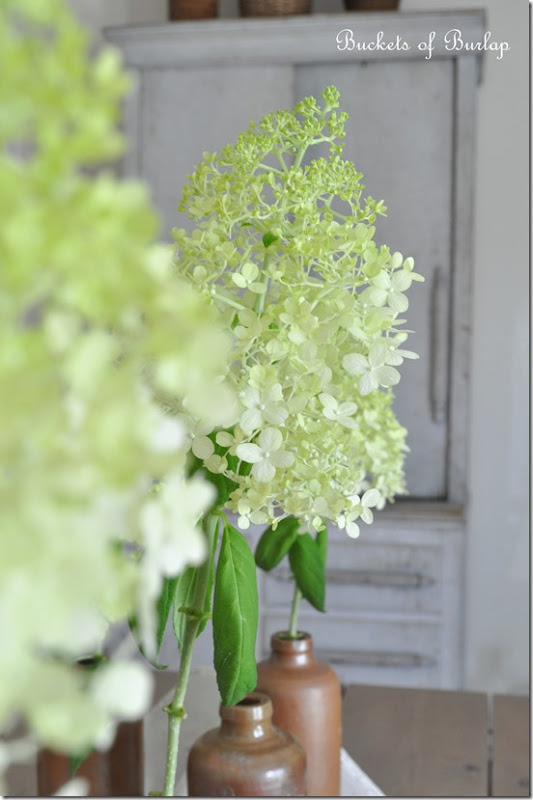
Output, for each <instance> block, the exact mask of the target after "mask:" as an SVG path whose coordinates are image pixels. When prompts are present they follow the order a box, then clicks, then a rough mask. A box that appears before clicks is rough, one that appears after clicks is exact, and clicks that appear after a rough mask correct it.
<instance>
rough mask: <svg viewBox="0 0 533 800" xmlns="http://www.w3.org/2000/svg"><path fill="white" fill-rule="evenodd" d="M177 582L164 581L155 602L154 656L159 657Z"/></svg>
mask: <svg viewBox="0 0 533 800" xmlns="http://www.w3.org/2000/svg"><path fill="white" fill-rule="evenodd" d="M177 580H178V579H177V578H165V579H164V581H163V588H162V590H161V594H160V595H159V599H158V601H157V606H156V612H157V630H156V643H157V650H156V655H159V651H160V649H161V644H162V642H163V636H164V635H165V629H166V627H167V621H168V615H169V614H170V609H171V608H172V602H173V600H174V591H175V588H176V582H177Z"/></svg>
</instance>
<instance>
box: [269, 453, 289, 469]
mask: <svg viewBox="0 0 533 800" xmlns="http://www.w3.org/2000/svg"><path fill="white" fill-rule="evenodd" d="M269 460H270V462H271V463H272V464H274V466H275V467H290V466H292V464H294V456H293V455H292V453H287V452H286V451H285V450H276V451H275V452H274V453H272V455H271V456H270V459H269Z"/></svg>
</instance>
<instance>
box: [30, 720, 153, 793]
mask: <svg viewBox="0 0 533 800" xmlns="http://www.w3.org/2000/svg"><path fill="white" fill-rule="evenodd" d="M76 776H77V777H80V778H86V779H87V781H88V783H89V790H88V791H89V793H88V796H89V797H136V796H139V795H142V794H143V791H144V786H143V783H144V780H143V778H144V772H143V728H142V720H137V721H136V722H121V723H120V725H119V726H118V728H117V733H116V736H115V741H114V742H113V744H112V746H111V748H110V749H109V750H106V751H104V752H101V751H99V750H93V752H92V753H91V754H90V755H89V756H87V758H86V759H85V761H83V762H82V764H81V766H80V768H79V769H78V770H77V772H76ZM71 777H72V776H71V773H70V762H69V758H68V756H66V755H64V754H63V753H56V752H55V751H54V750H49V749H47V748H43V749H42V750H40V751H39V753H38V754H37V795H38V796H39V797H50V796H51V795H53V794H55V792H57V790H58V789H60V788H61V786H63V784H64V783H66V782H67V781H68V780H70V778H71Z"/></svg>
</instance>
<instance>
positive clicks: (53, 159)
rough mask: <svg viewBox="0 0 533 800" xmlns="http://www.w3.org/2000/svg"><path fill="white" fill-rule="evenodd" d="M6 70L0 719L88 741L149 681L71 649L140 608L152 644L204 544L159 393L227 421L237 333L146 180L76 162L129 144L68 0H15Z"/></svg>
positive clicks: (2, 46)
mask: <svg viewBox="0 0 533 800" xmlns="http://www.w3.org/2000/svg"><path fill="white" fill-rule="evenodd" d="M0 70H1V73H2V81H1V82H0V105H1V107H2V109H3V112H2V114H1V115H0V215H1V218H2V225H1V227H0V262H1V263H2V271H1V276H0V282H1V290H0V301H1V305H2V313H1V314H0V339H1V341H2V347H1V348H0V382H1V385H2V416H3V421H4V424H3V425H2V432H1V435H0V451H1V455H2V469H1V471H0V506H1V513H0V541H1V545H2V546H1V551H2V558H1V559H0V641H1V642H2V647H1V649H0V731H8V730H9V727H10V725H11V723H12V722H14V721H16V719H17V718H19V717H23V718H24V720H25V722H26V723H27V725H28V728H29V731H30V734H32V735H33V736H34V737H36V739H37V741H38V742H39V743H41V744H45V745H49V746H51V747H54V748H56V749H59V750H65V751H67V752H70V753H78V752H80V751H82V750H84V749H85V748H86V747H87V746H88V745H91V744H92V743H94V742H96V743H97V744H99V745H101V746H105V745H108V744H109V743H110V737H111V738H112V735H113V730H112V728H113V725H112V720H113V719H115V718H119V719H130V718H132V717H134V716H138V715H139V714H141V713H142V712H143V710H144V709H145V708H146V706H147V703H148V701H149V697H150V689H151V681H150V678H149V675H148V673H147V671H146V670H145V668H144V667H143V666H142V665H141V664H140V663H135V664H128V663H125V662H119V663H108V664H107V665H105V666H103V667H102V668H101V669H98V670H97V671H96V672H94V673H93V672H90V673H89V672H86V671H83V670H80V669H79V668H76V667H75V666H74V662H75V660H76V659H78V658H80V657H81V656H84V655H87V654H91V653H94V652H97V651H98V650H99V648H100V647H101V645H102V637H103V635H104V634H105V632H106V629H107V625H108V623H109V622H110V621H114V620H121V619H124V618H126V617H128V616H129V615H131V614H136V615H137V616H138V619H139V623H140V629H141V635H142V639H143V644H144V646H145V648H146V650H147V651H148V652H153V649H154V626H155V608H154V606H155V601H156V599H157V597H158V595H159V592H160V589H161V585H162V581H163V578H164V576H166V575H175V574H177V573H179V572H180V571H182V570H183V569H184V568H185V567H186V566H187V565H188V564H198V563H200V562H201V561H202V560H203V558H204V556H205V544H204V538H203V535H202V534H201V533H200V532H199V530H198V528H197V522H198V519H199V517H200V516H201V515H203V514H204V513H205V511H206V509H207V508H208V507H209V505H210V504H211V503H212V500H213V491H212V488H211V487H210V486H208V485H207V484H205V483H203V482H202V481H200V479H199V478H194V479H193V480H188V479H187V477H186V450H187V441H188V435H189V433H188V430H187V427H186V423H185V422H184V419H185V418H184V419H177V418H175V417H172V416H169V415H168V414H167V413H165V409H166V407H167V406H168V405H169V404H173V405H176V404H177V405H178V406H179V407H180V408H185V407H194V408H195V417H196V418H198V419H199V420H200V422H201V424H202V425H203V426H204V430H205V431H206V432H209V431H210V430H212V428H213V427H214V426H215V425H217V426H227V425H229V424H232V423H233V422H234V421H235V416H234V410H235V406H234V401H233V399H232V394H231V392H230V390H229V389H228V388H227V387H225V386H224V385H223V384H222V383H221V381H220V376H221V375H223V374H224V372H225V371H226V369H227V366H226V365H227V360H226V359H227V354H228V352H229V347H230V343H229V340H227V339H226V338H225V337H224V336H222V334H221V333H220V332H219V331H218V329H217V328H216V327H215V324H214V311H213V309H210V308H209V307H208V305H207V304H206V303H205V301H204V300H202V299H201V298H200V297H199V295H198V293H197V292H196V291H194V289H192V288H191V287H190V286H188V285H187V284H186V283H184V282H182V281H180V280H179V279H178V278H177V277H176V275H175V274H174V272H173V269H172V264H171V254H170V251H169V249H168V248H162V247H159V246H156V245H152V244H151V242H152V240H153V237H154V235H155V233H156V219H155V217H154V215H153V213H152V212H151V210H150V208H149V205H148V202H147V198H146V193H145V191H144V189H143V188H142V187H140V186H139V185H137V184H134V183H131V182H130V183H128V182H120V181H118V180H117V179H115V178H114V177H113V176H112V175H111V174H107V173H105V172H99V173H98V175H97V176H94V177H89V175H88V173H87V170H85V171H82V169H81V168H82V167H83V168H85V167H90V166H91V165H95V164H101V163H102V162H105V161H109V160H110V159H112V158H114V157H116V156H117V155H118V154H119V152H120V149H121V146H122V141H121V137H120V136H119V134H118V133H117V129H116V127H117V122H118V119H119V113H120V103H119V101H120V98H121V96H122V95H123V93H124V91H125V88H126V85H127V84H126V81H125V77H124V75H123V73H122V71H121V69H120V65H119V63H118V60H117V56H116V55H115V54H114V53H113V52H111V51H106V52H105V53H103V54H102V55H101V56H100V57H99V58H98V59H97V60H95V62H94V63H93V64H92V65H90V64H89V60H88V57H87V42H86V39H85V35H84V33H83V32H82V31H81V30H80V28H79V27H78V25H77V24H76V23H75V22H74V21H73V19H72V18H71V15H70V13H69V12H67V10H66V7H65V5H64V3H63V2H62V1H60V0H50V2H46V3H36V2H35V1H34V0H5V2H4V3H3V4H2V7H1V10H0ZM123 542H129V543H130V547H129V548H124V547H123V546H122V545H123ZM110 722H111V725H110ZM25 746H26V745H24V746H23V745H22V744H21V746H20V747H18V749H17V747H16V745H10V746H9V747H7V746H4V747H3V750H2V751H0V771H1V767H2V766H5V762H6V760H7V759H8V758H10V757H11V756H13V757H19V756H20V755H21V753H22V752H23V751H24V752H26V751H25V750H24V747H25ZM28 746H29V745H28ZM30 749H31V748H30ZM26 750H27V748H26ZM17 754H18V755H17Z"/></svg>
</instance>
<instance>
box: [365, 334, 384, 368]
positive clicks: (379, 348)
mask: <svg viewBox="0 0 533 800" xmlns="http://www.w3.org/2000/svg"><path fill="white" fill-rule="evenodd" d="M388 352H389V345H388V343H387V342H386V341H385V340H384V339H381V340H380V341H377V342H374V344H373V345H372V347H371V348H370V352H369V354H368V362H369V364H370V366H371V367H372V368H374V367H380V366H381V365H382V364H384V363H385V360H386V358H387V354H388Z"/></svg>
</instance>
